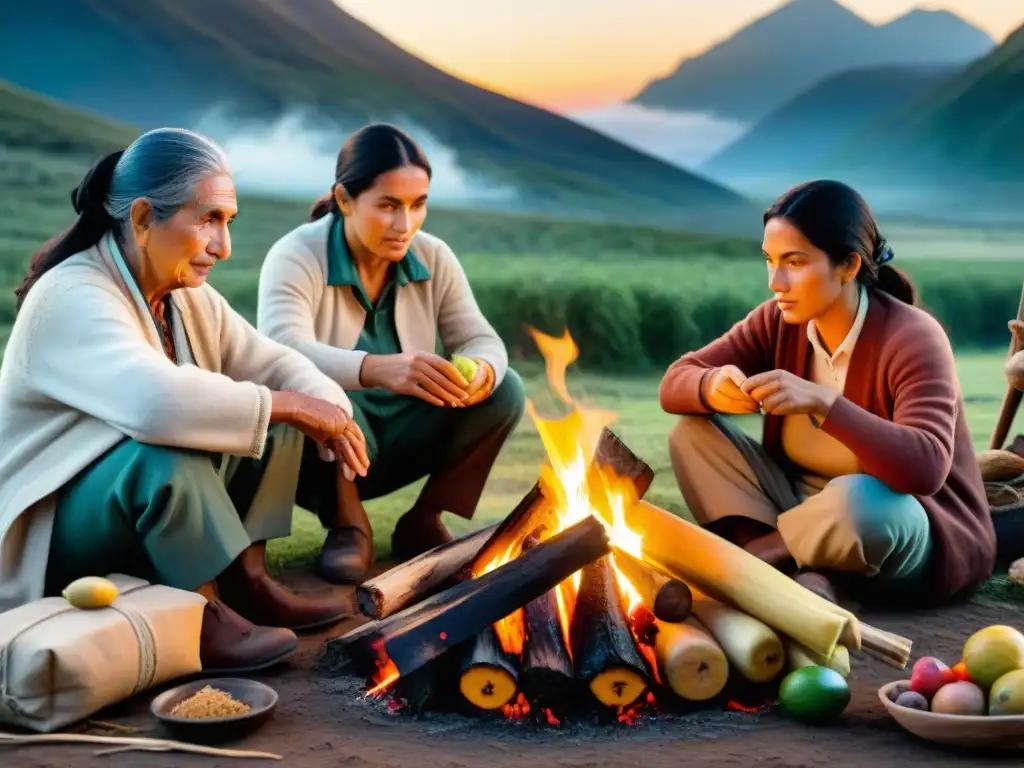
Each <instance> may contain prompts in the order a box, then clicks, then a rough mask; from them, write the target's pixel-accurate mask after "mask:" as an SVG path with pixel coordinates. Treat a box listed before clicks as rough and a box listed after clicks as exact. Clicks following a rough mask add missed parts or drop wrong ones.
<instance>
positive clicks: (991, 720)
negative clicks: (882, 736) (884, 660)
mask: <svg viewBox="0 0 1024 768" xmlns="http://www.w3.org/2000/svg"><path fill="white" fill-rule="evenodd" d="M909 690H910V681H909V680H895V681H893V682H891V683H887V684H886V685H883V686H882V687H881V688H879V689H878V698H879V699H881V701H882V706H884V707H885V709H886V711H888V713H889V714H890V715H891V716H892V718H893V720H895V721H896V722H897V723H899V724H900V725H901V726H902V727H903V728H904V729H905V730H907V731H910V733H912V734H914V735H915V736H917V737H919V738H922V739H927V740H928V741H934V742H936V743H938V744H947V745H950V746H956V747H969V748H973V749H994V750H1018V749H1024V715H998V716H989V715H947V714H943V713H941V712H924V711H922V710H919V709H910V708H909V707H903V706H900V705H898V704H897V703H896V697H897V696H899V695H900V694H901V693H903V692H904V691H909Z"/></svg>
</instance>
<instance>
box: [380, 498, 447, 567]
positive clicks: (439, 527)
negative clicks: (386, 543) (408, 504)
mask: <svg viewBox="0 0 1024 768" xmlns="http://www.w3.org/2000/svg"><path fill="white" fill-rule="evenodd" d="M451 540H452V535H451V533H450V532H449V531H448V529H447V528H446V527H445V525H444V523H442V522H441V512H440V511H436V512H435V511H433V510H424V509H419V508H417V507H413V508H412V509H410V510H409V511H408V512H406V513H405V514H404V515H402V516H401V517H400V518H399V519H398V522H397V523H396V524H395V530H394V532H393V533H392V534H391V555H392V557H394V558H395V559H397V560H399V561H405V560H411V559H412V558H414V557H416V556H417V555H421V554H423V553H424V552H427V551H429V550H431V549H433V548H434V547H439V546H441V545H442V544H447V543H448V542H449V541H451Z"/></svg>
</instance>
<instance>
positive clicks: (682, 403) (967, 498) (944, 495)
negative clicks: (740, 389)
mask: <svg viewBox="0 0 1024 768" xmlns="http://www.w3.org/2000/svg"><path fill="white" fill-rule="evenodd" d="M811 360H812V351H811V345H810V342H809V341H808V339H807V326H806V324H801V325H791V324H788V323H785V322H784V321H783V319H782V314H781V312H780V311H779V309H778V306H777V305H776V304H775V302H774V301H771V300H770V301H767V302H765V303H764V304H761V305H760V306H758V307H757V308H755V309H754V310H753V311H752V312H751V313H750V314H749V315H747V317H746V318H745V319H744V320H741V321H740V322H738V323H737V324H736V325H734V326H733V327H732V328H731V329H730V330H729V331H728V332H726V333H725V334H724V335H723V336H722V337H721V338H719V339H716V340H715V341H713V342H711V343H710V344H708V345H707V346H705V347H703V348H702V349H698V350H696V351H695V352H690V353H689V354H686V355H683V356H682V357H681V358H680V359H679V360H677V361H676V362H675V363H673V364H672V365H671V367H669V369H668V371H667V372H666V373H665V376H664V378H663V380H662V382H661V405H662V408H663V409H664V410H665V411H667V412H668V413H674V414H706V413H708V409H707V406H706V405H705V404H704V403H703V401H702V398H701V392H702V388H703V385H704V379H705V377H706V376H709V375H710V374H711V373H712V372H713V371H714V369H716V368H719V367H721V366H724V365H728V364H732V365H735V366H737V367H738V368H739V369H740V370H742V371H743V372H744V373H745V374H746V375H747V376H752V375H754V374H756V373H761V372H763V371H769V370H774V369H782V370H786V371H789V372H791V373H794V374H796V375H798V376H801V377H803V378H809V375H810V367H809V366H810V363H811ZM821 428H822V429H823V430H824V431H825V432H827V433H828V434H830V435H832V436H833V437H835V438H836V439H837V440H839V441H840V442H842V443H843V444H845V445H846V446H847V447H848V448H849V449H850V450H851V451H852V452H853V453H854V454H855V455H856V456H857V458H858V459H859V460H860V463H861V466H862V467H863V469H864V471H865V472H866V473H868V474H870V475H873V476H874V477H876V478H878V479H879V480H881V481H882V482H883V483H885V484H886V485H887V486H889V487H890V488H891V489H893V490H894V491H897V492H899V493H907V494H911V495H913V496H915V497H916V498H917V499H918V500H919V501H920V502H921V504H922V506H923V507H924V509H925V512H927V514H928V518H929V521H930V523H931V532H932V537H933V539H934V546H935V549H934V553H933V556H932V563H931V574H930V585H929V586H930V589H929V596H930V597H932V598H934V599H935V601H936V602H939V603H941V602H946V601H948V600H951V599H953V598H955V597H957V596H959V595H961V593H963V592H965V591H966V590H970V589H972V588H974V587H976V586H977V585H979V584H980V583H982V582H983V581H985V580H986V579H988V578H989V577H990V576H991V575H992V571H993V569H994V568H995V554H996V537H995V530H994V529H993V526H992V517H991V514H990V511H989V506H988V501H987V499H986V497H985V489H984V485H983V483H982V479H981V471H980V470H979V468H978V464H977V458H976V456H975V453H974V446H973V443H972V442H971V434H970V430H969V429H968V427H967V421H966V419H965V418H964V412H963V399H962V396H961V392H960V383H959V379H958V377H957V373H956V367H955V365H954V361H953V350H952V348H951V347H950V344H949V340H948V339H947V337H946V334H945V332H944V331H943V329H942V327H941V326H940V325H939V324H938V322H936V320H935V319H934V318H932V317H931V316H930V315H928V314H927V313H926V312H924V311H922V310H920V309H918V308H915V307H912V306H910V305H908V304H905V303H903V302H901V301H899V300H898V299H895V298H893V297H892V296H890V295H888V294H886V293H882V292H881V291H878V290H871V294H870V303H869V304H868V313H867V317H866V318H865V320H864V326H863V329H862V330H861V333H860V336H859V337H858V340H857V344H856V346H855V347H854V350H853V355H852V357H851V358H850V367H849V372H848V374H847V380H846V387H845V390H844V392H843V396H842V397H840V398H839V399H837V400H836V401H835V404H834V405H833V406H832V409H831V411H830V412H829V414H828V418H827V419H825V421H824V422H823V423H822V427H821ZM763 439H764V446H765V448H766V449H767V451H768V453H769V454H770V455H771V456H772V457H773V458H774V459H775V460H776V461H778V462H779V463H780V464H781V465H782V466H783V467H785V468H787V469H790V470H792V469H793V465H792V463H791V462H789V461H788V459H787V458H786V456H785V454H784V452H783V450H782V419H781V417H778V416H771V415H768V416H767V417H766V418H765V424H764V438H763Z"/></svg>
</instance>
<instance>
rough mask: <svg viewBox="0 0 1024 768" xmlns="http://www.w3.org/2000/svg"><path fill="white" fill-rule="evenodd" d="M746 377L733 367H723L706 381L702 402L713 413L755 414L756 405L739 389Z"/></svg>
mask: <svg viewBox="0 0 1024 768" xmlns="http://www.w3.org/2000/svg"><path fill="white" fill-rule="evenodd" d="M746 380H747V377H746V375H745V374H744V373H743V371H741V370H740V369H739V368H737V367H736V366H735V365H723V366H722V367H721V368H719V369H718V370H716V371H715V372H714V373H713V374H712V375H711V378H710V379H709V380H708V383H707V385H706V389H705V391H704V400H705V402H706V404H707V406H708V408H710V409H711V410H712V411H714V412H715V413H728V414H741V413H757V412H758V405H757V401H756V400H754V398H752V397H751V396H750V395H748V394H747V393H746V392H744V391H743V390H742V389H741V386H742V384H743V383H744V382H745V381H746Z"/></svg>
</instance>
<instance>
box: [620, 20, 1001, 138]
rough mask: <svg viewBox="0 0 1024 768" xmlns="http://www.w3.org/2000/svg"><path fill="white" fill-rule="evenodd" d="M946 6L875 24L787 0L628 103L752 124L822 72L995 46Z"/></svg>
mask: <svg viewBox="0 0 1024 768" xmlns="http://www.w3.org/2000/svg"><path fill="white" fill-rule="evenodd" d="M995 45H996V44H995V41H993V40H992V38H990V37H989V36H988V35H987V34H986V33H985V32H983V31H982V30H980V29H978V28H976V27H973V26H971V25H970V24H968V23H967V22H965V21H963V20H962V19H960V18H959V17H957V16H955V15H953V14H951V13H949V12H947V11H922V10H915V11H911V12H910V13H908V14H906V15H904V16H902V17H900V18H898V19H895V20H893V21H891V22H890V23H888V24H885V25H882V26H875V25H873V24H870V23H868V22H867V21H865V20H864V19H862V18H860V17H859V16H858V15H856V14H855V13H854V12H853V11H851V10H849V9H848V8H846V7H845V6H842V5H840V4H839V3H837V2H835V0H793V2H791V3H789V4H788V5H785V6H783V7H782V8H780V9H779V10H778V11H775V12H774V13H771V14H769V15H767V16H764V17H762V18H760V19H758V20H756V21H754V22H753V23H752V24H750V25H749V26H747V27H744V28H743V29H741V30H740V31H739V32H737V33H736V34H734V35H733V36H732V37H730V38H729V39H727V40H725V41H724V42H722V43H720V44H719V45H716V46H714V47H713V48H711V49H710V50H708V51H707V52H705V53H703V54H701V55H699V56H695V57H693V58H689V59H686V60H684V61H683V62H682V63H681V64H680V65H679V66H678V67H677V68H676V70H675V71H674V72H673V73H671V74H670V75H668V76H667V77H664V78H660V79H655V80H653V81H651V82H650V83H649V84H647V85H646V86H645V87H644V88H643V89H642V90H641V91H640V92H639V93H638V94H637V95H636V96H635V97H633V99H632V101H634V102H637V103H640V104H646V105H648V106H660V107H665V108H669V109H675V110H680V111H693V112H706V113H709V114H712V115H715V116H719V117H724V118H729V119H733V120H739V121H744V122H750V123H753V122H756V121H758V120H760V119H762V118H764V117H766V116H767V115H768V114H769V113H770V112H772V111H773V110H775V109H777V108H779V107H780V106H781V105H783V104H785V103H786V102H788V101H790V100H792V99H793V98H795V97H796V96H797V95H799V94H800V93H802V92H803V91H806V90H807V89H808V88H810V87H811V86H813V85H814V83H816V82H818V81H820V80H821V79H822V78H823V77H827V76H829V75H833V74H837V73H839V72H843V71H846V70H850V69H857V68H862V67H875V66H880V65H894V64H895V65H920V64H949V65H966V64H967V63H968V62H970V61H973V60H975V59H977V58H979V57H981V56H983V55H985V54H987V53H989V52H990V51H991V50H992V49H993V48H994V47H995Z"/></svg>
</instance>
